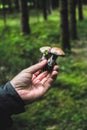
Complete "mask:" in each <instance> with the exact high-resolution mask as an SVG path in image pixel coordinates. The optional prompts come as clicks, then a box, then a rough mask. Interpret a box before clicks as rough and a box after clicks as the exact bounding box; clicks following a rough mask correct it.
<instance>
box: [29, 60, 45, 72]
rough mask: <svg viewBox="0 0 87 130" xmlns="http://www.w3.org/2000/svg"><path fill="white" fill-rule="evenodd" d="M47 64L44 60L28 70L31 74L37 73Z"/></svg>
mask: <svg viewBox="0 0 87 130" xmlns="http://www.w3.org/2000/svg"><path fill="white" fill-rule="evenodd" d="M46 64H47V60H43V61H41V62H39V63H37V64H35V65H32V66H31V67H29V68H27V71H28V72H29V73H31V74H33V73H35V72H37V71H38V70H40V69H42V68H43V67H44V66H45V65H46Z"/></svg>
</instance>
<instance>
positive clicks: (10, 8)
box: [8, 0, 13, 13]
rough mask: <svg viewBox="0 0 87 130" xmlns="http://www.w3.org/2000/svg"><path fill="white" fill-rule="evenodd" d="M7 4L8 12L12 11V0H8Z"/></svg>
mask: <svg viewBox="0 0 87 130" xmlns="http://www.w3.org/2000/svg"><path fill="white" fill-rule="evenodd" d="M8 5H9V12H10V13H12V12H13V8H12V1H11V0H8Z"/></svg>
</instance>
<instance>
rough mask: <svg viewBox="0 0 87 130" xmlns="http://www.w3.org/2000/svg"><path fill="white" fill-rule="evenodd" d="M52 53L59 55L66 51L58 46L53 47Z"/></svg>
mask: <svg viewBox="0 0 87 130" xmlns="http://www.w3.org/2000/svg"><path fill="white" fill-rule="evenodd" d="M50 53H52V54H54V55H57V56H64V55H65V53H64V51H63V50H62V49H61V48H58V47H53V48H52V49H51V51H50Z"/></svg>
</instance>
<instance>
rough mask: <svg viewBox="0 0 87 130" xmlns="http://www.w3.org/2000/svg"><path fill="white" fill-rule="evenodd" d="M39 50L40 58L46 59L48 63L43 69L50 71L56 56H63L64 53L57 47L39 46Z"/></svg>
mask: <svg viewBox="0 0 87 130" xmlns="http://www.w3.org/2000/svg"><path fill="white" fill-rule="evenodd" d="M40 51H41V52H42V54H43V55H42V59H41V60H44V59H47V60H48V63H47V65H46V66H45V67H44V68H43V70H48V71H52V69H53V66H54V65H55V64H56V59H57V58H58V56H64V55H65V53H64V52H63V50H62V49H61V48H58V47H53V48H51V47H49V46H46V47H41V48H40Z"/></svg>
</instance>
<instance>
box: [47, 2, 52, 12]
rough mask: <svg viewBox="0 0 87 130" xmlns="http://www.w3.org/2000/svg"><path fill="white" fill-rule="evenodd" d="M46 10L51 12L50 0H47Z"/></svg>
mask: <svg viewBox="0 0 87 130" xmlns="http://www.w3.org/2000/svg"><path fill="white" fill-rule="evenodd" d="M47 10H48V13H49V14H51V13H52V0H47Z"/></svg>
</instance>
